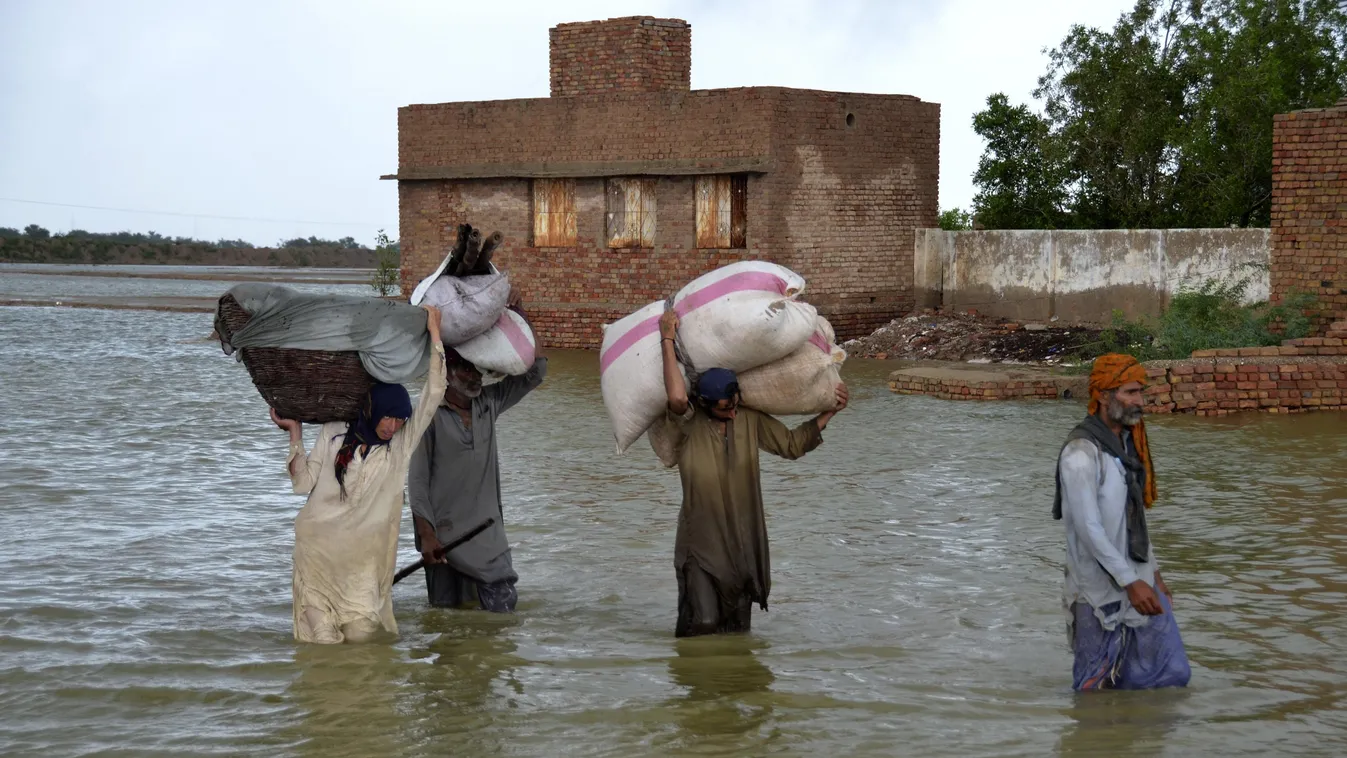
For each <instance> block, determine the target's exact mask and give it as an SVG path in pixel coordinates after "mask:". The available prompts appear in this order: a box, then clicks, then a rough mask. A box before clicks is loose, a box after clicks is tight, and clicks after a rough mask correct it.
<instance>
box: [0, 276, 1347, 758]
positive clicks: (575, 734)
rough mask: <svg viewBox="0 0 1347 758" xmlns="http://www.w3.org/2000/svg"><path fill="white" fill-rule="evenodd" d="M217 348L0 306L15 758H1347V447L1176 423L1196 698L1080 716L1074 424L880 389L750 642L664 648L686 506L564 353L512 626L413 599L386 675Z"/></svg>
mask: <svg viewBox="0 0 1347 758" xmlns="http://www.w3.org/2000/svg"><path fill="white" fill-rule="evenodd" d="M193 286H196V285H193ZM209 321H210V318H209V316H206V315H199V314H174V313H147V312H131V311H96V310H67V309H41V308H0V417H3V418H4V419H5V423H3V424H0V754H3V755H6V756H21V755H94V754H109V755H111V754H115V755H152V754H158V755H184V754H215V755H268V756H270V755H296V756H308V755H312V756H324V758H341V757H342V756H373V755H380V756H414V755H445V754H454V755H472V756H478V755H539V756H554V755H603V756H629V755H761V754H773V755H819V754H834V755H920V756H937V755H950V756H968V755H1055V754H1063V755H1070V754H1087V753H1088V754H1091V755H1174V756H1178V755H1185V756H1186V755H1222V756H1254V755H1342V754H1347V716H1345V715H1344V714H1345V712H1344V709H1343V702H1342V697H1343V693H1344V692H1347V642H1345V641H1344V640H1347V620H1344V614H1343V609H1344V607H1345V605H1344V604H1345V603H1347V558H1344V550H1347V417H1345V416H1344V415H1343V414H1321V415H1306V416H1297V417H1284V416H1281V417H1279V416H1266V415H1253V416H1242V417H1233V418H1227V419H1220V420H1215V419H1193V418H1163V419H1155V420H1154V421H1153V425H1152V429H1153V431H1152V436H1153V447H1154V449H1155V451H1156V456H1157V466H1158V468H1159V476H1160V477H1161V479H1160V486H1161V496H1162V502H1161V504H1160V505H1158V506H1157V508H1156V510H1155V511H1153V514H1152V532H1153V534H1154V537H1155V540H1156V549H1157V553H1158V555H1159V557H1160V561H1161V564H1162V566H1163V568H1164V571H1165V575H1166V578H1167V579H1168V580H1169V583H1170V585H1171V586H1172V588H1173V589H1174V591H1175V593H1176V597H1175V609H1176V612H1177V614H1178V617H1179V622H1180V625H1181V627H1182V629H1183V632H1184V635H1185V639H1186V642H1187V645H1188V650H1189V653H1190V655H1191V658H1192V663H1193V684H1192V686H1191V687H1190V688H1189V689H1188V690H1186V691H1171V692H1161V693H1149V694H1144V693H1142V694H1138V693H1104V694H1099V695H1094V696H1076V695H1073V694H1072V693H1071V692H1070V689H1069V687H1070V657H1069V654H1068V651H1067V649H1066V646H1065V636H1064V633H1063V626H1062V617H1061V614H1060V610H1059V591H1060V584H1061V557H1062V549H1063V548H1062V535H1061V526H1060V524H1058V523H1056V522H1053V521H1052V520H1051V518H1050V516H1049V514H1048V511H1049V509H1050V498H1051V486H1052V476H1051V471H1052V464H1053V458H1054V456H1055V454H1056V452H1057V450H1058V447H1059V446H1060V444H1061V440H1062V438H1063V436H1064V435H1065V433H1066V432H1067V430H1068V429H1069V427H1070V426H1071V424H1072V423H1073V422H1074V421H1075V419H1076V417H1077V416H1078V415H1079V414H1080V413H1082V409H1081V407H1080V406H1077V405H1074V404H1070V403H1038V404H1029V403H1025V404H1017V403H1003V404H955V403H949V402H943V401H938V400H932V399H928V398H921V397H899V396H895V395H892V394H890V393H889V392H888V391H887V390H886V389H885V388H884V378H885V375H886V372H887V367H886V366H884V365H883V364H878V363H872V362H853V363H852V364H851V365H849V366H848V367H847V370H846V372H845V373H846V379H847V380H848V382H849V383H850V384H851V387H852V391H853V396H854V398H855V400H854V403H853V406H852V408H851V409H850V410H849V411H847V412H846V413H845V414H844V415H842V416H840V417H838V419H837V420H836V421H835V422H834V424H833V426H831V427H830V428H829V430H828V433H827V434H826V442H825V444H824V446H823V447H822V448H820V449H819V450H818V451H816V452H815V453H813V454H811V455H810V456H808V457H807V458H805V459H803V460H801V461H798V462H795V463H785V462H781V461H777V460H769V459H766V458H764V481H763V488H764V491H765V494H766V497H767V503H768V512H769V530H770V533H771V538H772V559H773V568H774V572H773V580H774V582H773V596H772V604H771V611H770V612H769V613H761V612H758V613H756V614H755V617H754V631H753V633H752V634H751V635H749V636H747V637H728V638H719V639H699V640H691V641H682V642H680V641H676V640H675V639H674V637H673V622H674V600H675V587H674V577H673V571H672V566H671V561H672V543H673V534H674V526H675V523H674V522H675V515H676V513H677V503H678V482H677V478H676V476H675V475H674V474H673V473H672V472H669V471H665V470H662V469H660V467H659V466H658V464H657V463H656V461H655V459H654V457H653V455H652V454H651V453H650V452H649V450H648V448H647V447H646V446H645V443H644V442H641V443H638V446H637V447H635V448H633V451H632V452H630V453H628V454H627V455H626V456H622V457H617V456H614V455H613V453H612V442H611V436H610V433H609V430H608V424H607V420H606V418H605V416H604V412H603V406H602V404H601V402H600V399H599V383H598V375H597V365H596V364H597V358H596V356H595V355H594V354H588V353H556V354H554V362H553V373H552V377H551V378H550V379H549V381H548V382H547V384H546V385H545V386H544V387H543V388H542V389H540V390H539V391H538V392H537V393H536V394H534V395H533V396H532V397H530V398H529V399H528V400H527V401H525V402H524V403H523V404H522V405H521V406H519V407H518V408H516V409H515V410H514V411H512V412H511V413H510V414H508V415H507V416H506V417H505V418H504V419H503V421H502V425H501V429H500V441H501V450H502V458H503V461H502V462H503V467H504V471H503V486H504V489H505V493H506V505H505V509H506V510H505V515H506V519H507V524H508V525H509V534H510V537H511V542H512V544H513V545H514V555H515V563H516V567H517V568H518V570H519V573H520V575H521V580H520V585H519V588H520V598H521V607H520V612H519V613H517V614H515V615H513V616H510V617H499V616H491V615H487V614H482V613H476V612H462V611H459V612H453V611H442V610H430V609H428V608H427V607H426V605H425V598H424V591H423V589H422V588H423V586H424V585H423V584H422V583H421V582H420V580H419V576H418V577H414V578H413V579H411V580H409V581H407V582H404V583H402V584H399V585H398V587H397V590H396V603H395V608H396V612H397V615H398V618H399V621H400V623H401V625H402V631H403V633H402V637H401V639H400V640H399V641H398V642H396V643H395V644H392V645H379V646H365V647H354V646H352V647H342V648H337V649H330V648H316V647H301V646H298V645H296V644H295V643H294V642H293V641H292V639H291V636H290V548H291V544H292V540H293V535H292V532H291V523H292V519H293V518H294V515H295V513H296V512H297V510H298V509H299V507H300V505H301V504H302V501H301V499H300V498H297V497H294V496H292V495H289V494H287V492H288V489H287V482H286V479H285V476H284V472H283V470H282V469H283V460H284V457H285V445H284V440H283V437H282V435H281V433H280V432H279V431H277V430H276V429H275V428H274V427H272V426H271V425H270V423H269V422H268V421H267V419H266V407H265V405H264V404H263V402H262V400H261V399H260V397H258V395H257V393H256V392H255V390H254V389H253V388H252V385H251V384H250V382H249V380H248V377H247V373H246V372H245V371H244V369H243V368H242V367H241V366H239V365H236V364H234V363H233V362H232V359H230V358H226V357H225V356H223V355H221V354H220V353H219V351H218V349H217V348H216V347H214V346H212V345H208V344H204V345H203V344H199V343H198V344H189V343H188V341H190V340H195V339H199V338H200V337H202V336H204V335H205V334H206V333H208V332H209V329H210V326H209ZM409 535H410V529H409V525H408V524H404V528H403V544H402V547H401V550H400V556H401V558H400V563H407V562H410V561H411V560H412V559H413V553H412V549H411V545H410V537H409Z"/></svg>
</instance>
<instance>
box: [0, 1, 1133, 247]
mask: <svg viewBox="0 0 1347 758" xmlns="http://www.w3.org/2000/svg"><path fill="white" fill-rule="evenodd" d="M1132 5H1133V3H1132V2H1131V0H943V1H941V0H893V1H892V2H879V1H875V2H865V1H864V0H827V1H826V2H825V1H823V0H820V1H819V2H810V1H806V0H776V1H775V2H727V1H722V2H712V1H710V0H692V1H684V2H672V1H670V2H633V1H631V0H628V1H627V2H615V1H613V2H609V1H607V0H552V1H550V2H510V1H508V0H492V1H491V2H451V1H450V0H443V1H440V2H432V1H430V0H425V1H423V2H412V1H410V0H404V1H397V0H392V1H389V0H385V1H384V2H378V3H376V2H373V1H372V0H371V1H369V2H365V1H358V0H311V1H308V2H305V1H300V0H295V1H290V2H286V1H283V0H275V1H273V2H253V1H251V0H230V1H229V2H184V1H183V0H119V1H117V2H103V1H102V0H83V1H75V0H0V226H13V227H22V226H24V225H26V224H29V223H38V224H42V225H43V226H46V227H48V228H50V229H52V230H53V231H65V230H68V229H70V228H72V227H76V228H82V229H87V230H91V231H116V230H119V229H131V230H135V231H148V230H151V229H153V230H155V231H158V232H160V233H162V234H168V235H182V236H193V237H200V238H207V239H217V238H221V237H228V238H243V239H247V240H249V241H252V242H254V243H256V244H273V243H275V242H276V241H277V240H279V239H281V238H288V237H294V236H309V235H318V236H322V237H333V238H335V237H342V236H347V235H349V236H353V237H355V238H356V239H358V240H360V241H361V242H366V243H369V242H371V241H372V240H373V236H374V233H375V231H376V230H377V229H379V228H381V227H382V228H385V229H387V230H388V232H389V234H390V236H393V237H396V236H397V192H396V187H395V185H394V183H392V182H381V181H379V179H378V177H379V175H380V174H384V173H391V172H393V171H394V170H395V169H396V167H397V166H396V163H397V111H396V109H397V108H398V107H399V106H402V105H406V104H409V103H435V102H448V101H455V100H491V99H497V98H518V97H546V96H547V92H548V80H547V30H548V28H549V27H551V26H554V25H556V24H558V23H562V22H567V21H584V20H591V19H602V18H610V17H614V16H629V15H653V16H662V17H676V18H682V19H686V20H687V21H689V22H690V23H691V24H692V86H693V88H694V89H707V88H716V87H739V86H752V85H774V86H783V87H805V88H812V89H825V90H839V91H848V92H876V93H894V94H909V95H916V96H917V97H920V98H921V99H923V100H927V101H930V102H936V103H940V105H941V125H940V131H941V145H940V207H941V208H942V209H944V208H949V207H952V206H963V207H967V206H968V204H969V202H970V200H971V199H972V196H973V185H972V173H973V170H974V169H975V168H976V166H977V160H978V157H979V155H981V153H982V143H981V141H980V140H979V139H978V137H977V136H976V135H975V134H974V133H973V130H972V125H971V124H972V116H973V114H974V113H975V112H976V111H977V110H979V109H980V108H981V107H982V106H983V104H984V102H985V100H986V98H987V96H988V95H989V94H991V93H993V92H998V91H1003V92H1005V93H1007V94H1008V95H1009V96H1010V98H1011V100H1012V101H1015V102H1022V101H1028V100H1029V93H1030V91H1031V90H1032V89H1033V87H1034V83H1035V81H1036V79H1037V78H1038V76H1039V75H1040V74H1042V73H1043V71H1044V70H1045V68H1046V63H1047V61H1046V57H1045V56H1044V54H1043V49H1044V48H1045V47H1052V46H1055V45H1056V44H1057V43H1059V42H1060V41H1061V39H1062V38H1063V37H1064V36H1065V35H1066V33H1067V31H1068V29H1069V28H1070V26H1071V25H1072V24H1076V23H1079V24H1084V25H1087V26H1103V27H1111V26H1112V25H1113V22H1114V21H1115V20H1116V19H1117V18H1118V16H1119V14H1121V13H1122V12H1124V11H1126V10H1128V9H1130V8H1131V6H1132ZM15 200H26V201H40V202H42V203H53V204H63V205H38V204H32V203H20V202H14V201H15ZM66 205H73V206H98V207H100V208H116V209H130V210H131V211H138V212H125V211H114V210H97V209H93V208H88V207H65V206H66ZM149 211H154V212H156V213H149ZM170 214H181V215H170ZM218 217H232V218H218ZM240 219H250V220H240Z"/></svg>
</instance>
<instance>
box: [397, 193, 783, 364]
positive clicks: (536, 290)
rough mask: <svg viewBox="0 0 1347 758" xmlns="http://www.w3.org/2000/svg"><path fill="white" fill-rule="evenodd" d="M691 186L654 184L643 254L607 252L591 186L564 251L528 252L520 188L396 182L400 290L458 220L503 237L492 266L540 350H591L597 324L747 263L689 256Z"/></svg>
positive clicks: (600, 206) (527, 220)
mask: <svg viewBox="0 0 1347 758" xmlns="http://www.w3.org/2000/svg"><path fill="white" fill-rule="evenodd" d="M693 181H694V180H693V178H692V177H662V178H659V179H656V180H655V201H656V210H655V213H656V218H657V224H656V238H655V243H656V245H655V247H654V248H647V249H611V248H609V247H608V246H607V244H606V242H605V235H604V229H605V227H604V224H605V218H604V213H605V204H604V180H603V179H601V178H594V179H579V180H576V188H575V190H576V191H575V194H576V198H575V203H576V211H577V215H578V219H577V221H578V223H577V226H578V229H579V234H578V237H577V244H576V246H574V247H567V248H551V247H548V248H540V247H533V246H532V245H531V242H530V237H531V224H532V216H531V215H530V194H529V181H528V180H527V179H481V180H459V181H450V180H443V181H422V182H400V183H399V211H400V225H401V230H402V284H403V291H404V292H410V291H411V289H412V288H413V287H414V286H415V285H416V282H417V281H419V280H420V279H421V278H422V277H424V276H426V275H427V274H428V273H430V272H431V271H432V270H434V267H435V266H437V265H439V263H440V261H441V260H443V258H444V256H445V254H446V252H447V251H448V250H449V249H450V248H451V247H452V245H453V242H454V239H453V237H454V236H455V235H456V234H457V225H458V224H459V223H462V222H464V221H466V222H467V223H471V224H473V225H474V226H480V227H482V228H483V229H485V230H487V231H488V232H493V231H500V232H501V233H502V235H504V240H503V242H502V244H501V247H500V249H499V250H498V251H497V253H496V254H495V256H494V257H493V261H494V262H495V263H496V265H497V266H498V267H499V268H500V269H501V270H503V271H507V272H509V273H510V276H511V278H512V279H513V280H514V282H515V283H516V284H517V285H518V286H519V287H520V289H521V291H522V292H523V293H524V295H525V297H526V298H527V303H526V305H527V307H528V313H529V317H530V319H532V321H533V323H534V326H535V327H536V329H537V331H538V333H539V335H540V337H541V338H542V339H543V340H544V343H545V344H547V345H549V346H553V347H579V348H594V347H598V345H599V344H600V342H601V341H602V339H603V332H602V328H601V327H602V325H603V324H606V323H611V322H613V321H616V320H617V319H619V318H622V317H623V316H625V315H627V314H628V313H630V312H632V311H634V310H636V309H637V308H639V307H641V306H644V305H646V304H648V303H650V302H652V301H654V300H658V299H662V298H666V297H669V296H670V295H672V294H673V293H674V292H676V291H677V290H678V289H679V288H680V287H682V286H683V285H684V284H686V283H687V282H688V281H690V280H692V279H694V278H696V277H697V276H698V275H700V274H702V273H705V272H706V271H710V270H712V269H715V268H718V267H720V266H723V265H725V264H728V263H733V262H735V261H739V260H743V259H746V258H749V257H753V256H754V252H753V251H752V250H699V249H697V247H696V220H695V219H696V217H695V209H694V205H693ZM750 184H752V182H750ZM753 197H754V193H753V192H752V190H751V188H750V192H749V207H748V213H749V218H750V219H752V217H753V214H754V213H755V212H758V213H760V212H761V209H760V208H757V207H756V204H755V201H754V200H753ZM759 197H760V193H759ZM750 223H751V222H750Z"/></svg>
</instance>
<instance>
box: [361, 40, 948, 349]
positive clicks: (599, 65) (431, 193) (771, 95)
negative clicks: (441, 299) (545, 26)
mask: <svg viewBox="0 0 1347 758" xmlns="http://www.w3.org/2000/svg"><path fill="white" fill-rule="evenodd" d="M550 37H551V96H550V97H547V98H534V99H518V100H494V101H488V102H466V103H442V104H437V105H410V106H407V107H404V108H400V109H399V110H398V172H397V174H394V175H391V176H386V177H384V178H386V179H396V180H397V182H398V200H399V213H400V218H399V223H400V227H401V230H400V237H401V244H402V284H403V288H404V291H410V289H411V287H413V286H414V285H415V284H416V282H417V281H419V280H420V279H421V278H422V277H424V276H426V275H427V274H428V273H429V272H430V271H431V270H433V268H434V267H435V266H436V265H437V264H438V263H439V261H440V260H441V259H442V258H443V257H444V256H445V254H446V253H447V252H448V250H449V248H450V246H451V245H452V243H453V239H454V236H455V234H456V226H457V224H459V223H461V222H467V223H471V224H473V225H474V226H480V227H483V228H484V229H485V230H486V231H488V232H490V231H496V230H499V231H501V232H502V233H503V234H504V235H505V241H504V244H503V245H502V247H501V249H500V250H499V252H498V253H497V254H496V258H495V260H496V262H497V263H498V264H499V265H500V266H501V268H502V269H505V270H508V271H509V272H510V275H511V276H512V278H514V280H515V281H516V282H517V283H518V284H519V285H520V287H521V289H522V290H523V291H524V293H525V295H526V297H527V298H528V300H529V310H530V316H531V317H532V318H533V320H534V322H535V326H537V328H538V331H539V332H540V334H541V336H542V338H543V339H544V340H545V342H546V343H547V344H549V345H553V346H559V347H597V346H598V344H599V342H600V340H601V339H602V332H601V330H600V328H599V327H600V325H601V324H604V323H609V322H612V321H614V320H616V319H618V318H621V317H622V316H624V315H626V314H627V313H630V312H631V311H633V310H635V309H636V308H638V307H641V306H643V305H645V304H647V303H649V302H651V301H653V300H656V299H659V298H663V297H667V296H669V295H671V294H673V292H674V291H676V290H677V288H678V287H680V286H682V284H684V283H686V282H687V281H688V280H690V279H692V278H693V277H695V276H696V275H698V274H701V273H704V272H706V271H709V270H712V269H714V268H716V267H718V266H721V265H724V264H726V263H731V262H734V261H738V260H745V259H765V260H771V261H775V262H777V263H781V264H783V265H785V266H789V267H790V268H792V269H794V270H795V271H797V272H799V273H800V274H802V275H803V276H805V277H806V279H807V280H808V282H809V290H808V293H807V296H808V299H809V301H810V302H812V303H814V304H815V305H817V306H818V307H819V309H820V311H821V312H823V313H824V314H825V315H827V316H828V317H829V318H830V319H831V320H832V322H833V324H834V326H835V328H836V330H837V332H838V334H839V336H841V337H851V336H856V335H859V334H861V333H863V332H867V331H869V330H871V329H873V328H875V327H877V326H879V325H881V324H883V323H885V322H886V321H887V320H888V319H890V318H892V317H893V316H894V315H896V314H898V313H900V312H902V311H904V310H905V309H907V308H910V307H911V306H912V304H913V287H912V284H913V283H912V275H913V262H912V254H913V243H914V230H915V229H917V228H920V227H933V226H936V224H937V218H936V216H937V207H936V202H937V195H936V193H937V184H938V170H939V146H940V143H939V140H940V124H939V118H940V106H939V105H937V104H934V103H925V102H922V101H920V100H919V99H917V98H915V97H911V96H906V95H866V94H851V93H838V92H819V91H812V90H799V89H788V88H781V87H748V88H736V89H718V90H696V91H693V90H691V89H690V77H691V63H692V57H691V56H692V52H691V50H692V47H691V43H692V32H691V28H690V27H689V25H688V24H687V23H686V22H684V21H680V20H675V19H656V18H649V17H632V18H618V19H610V20H607V21H593V22H585V23H576V24H563V25H560V26H557V27H555V28H553V29H552V30H551V32H550ZM783 54H788V53H786V52H785V51H783Z"/></svg>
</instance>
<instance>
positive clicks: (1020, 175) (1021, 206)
mask: <svg viewBox="0 0 1347 758" xmlns="http://www.w3.org/2000/svg"><path fill="white" fill-rule="evenodd" d="M973 131H975V132H977V134H978V136H980V137H982V139H984V140H986V142H987V149H986V151H985V152H984V153H983V154H982V158H981V159H979V160H978V168H977V171H976V172H975V173H974V174H973V183H974V184H976V185H977V188H978V191H977V194H976V195H975V196H974V197H973V208H974V212H973V215H974V216H975V217H976V218H977V220H978V223H979V224H981V225H982V226H983V227H985V228H988V229H1054V228H1057V227H1058V226H1061V224H1062V221H1063V218H1064V214H1063V212H1062V205H1063V203H1064V202H1065V199H1066V190H1065V187H1064V186H1063V185H1064V177H1065V175H1064V173H1063V167H1062V165H1061V159H1060V154H1059V151H1058V150H1057V149H1056V147H1055V145H1054V144H1053V140H1052V133H1051V129H1050V126H1049V123H1048V121H1047V119H1045V118H1043V117H1042V116H1040V115H1038V114H1036V113H1034V112H1033V111H1031V110H1029V109H1028V108H1027V107H1026V106H1023V105H1011V104H1010V101H1009V99H1008V98H1007V97H1006V96H1005V95H1004V94H1001V93H999V92H998V93H996V94H995V95H992V96H991V97H988V98H987V109H986V110H984V111H982V112H981V113H978V114H977V115H976V116H974V117H973Z"/></svg>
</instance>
